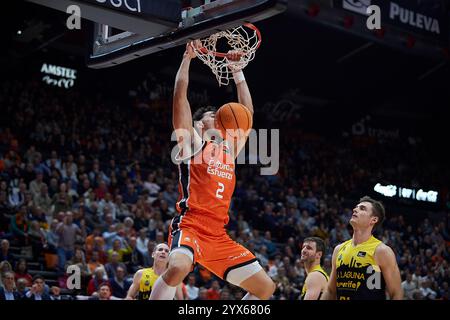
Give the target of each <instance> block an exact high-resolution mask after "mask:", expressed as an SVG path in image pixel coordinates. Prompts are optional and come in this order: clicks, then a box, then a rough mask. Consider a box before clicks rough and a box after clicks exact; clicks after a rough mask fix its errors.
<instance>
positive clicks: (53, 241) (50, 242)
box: [46, 219, 59, 254]
mask: <svg viewBox="0 0 450 320" xmlns="http://www.w3.org/2000/svg"><path fill="white" fill-rule="evenodd" d="M58 223H59V222H58V220H57V219H53V221H52V222H51V224H50V229H49V230H48V231H47V232H46V244H47V248H46V249H47V251H48V252H50V253H54V254H56V253H57V250H56V249H57V247H58V244H59V234H58V232H57V227H58Z"/></svg>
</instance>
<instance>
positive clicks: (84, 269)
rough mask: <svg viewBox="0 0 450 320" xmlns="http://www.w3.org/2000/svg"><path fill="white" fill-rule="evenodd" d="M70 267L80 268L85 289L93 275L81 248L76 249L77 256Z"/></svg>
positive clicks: (70, 263)
mask: <svg viewBox="0 0 450 320" xmlns="http://www.w3.org/2000/svg"><path fill="white" fill-rule="evenodd" d="M69 265H76V266H77V267H78V268H80V272H81V283H82V284H83V287H84V286H85V284H86V283H87V282H88V278H89V277H90V276H91V275H92V273H91V270H90V269H89V266H88V264H87V263H86V257H85V255H84V252H83V250H82V249H81V248H76V249H75V254H74V256H73V258H72V260H71V261H70V262H69Z"/></svg>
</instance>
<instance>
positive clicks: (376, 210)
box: [359, 196, 386, 230]
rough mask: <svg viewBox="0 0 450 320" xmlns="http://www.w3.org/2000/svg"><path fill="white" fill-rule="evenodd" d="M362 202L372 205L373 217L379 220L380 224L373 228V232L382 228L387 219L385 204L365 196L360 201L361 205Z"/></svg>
mask: <svg viewBox="0 0 450 320" xmlns="http://www.w3.org/2000/svg"><path fill="white" fill-rule="evenodd" d="M361 202H369V203H371V204H372V215H373V216H375V217H377V218H378V222H377V223H376V224H375V226H374V227H373V230H375V229H376V228H378V226H380V225H381V224H382V223H383V221H384V218H385V216H386V215H385V209H384V205H383V203H381V201H377V200H375V199H372V198H371V197H369V196H364V197H362V198H361V199H359V203H361Z"/></svg>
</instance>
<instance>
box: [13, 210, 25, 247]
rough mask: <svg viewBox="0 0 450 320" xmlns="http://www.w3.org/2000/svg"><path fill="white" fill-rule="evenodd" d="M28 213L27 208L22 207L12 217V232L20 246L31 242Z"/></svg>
mask: <svg viewBox="0 0 450 320" xmlns="http://www.w3.org/2000/svg"><path fill="white" fill-rule="evenodd" d="M26 214H27V212H26V208H25V207H20V208H19V209H18V211H17V213H16V214H15V215H13V216H12V217H11V224H10V228H11V233H12V236H13V239H14V241H16V242H17V245H18V246H26V245H28V244H29V241H28V223H27V220H26Z"/></svg>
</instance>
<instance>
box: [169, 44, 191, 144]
mask: <svg viewBox="0 0 450 320" xmlns="http://www.w3.org/2000/svg"><path fill="white" fill-rule="evenodd" d="M192 45H193V44H192V43H188V44H187V45H186V51H185V53H184V55H183V60H182V61H181V65H180V68H179V69H178V72H177V75H176V78H175V87H174V92H173V110H172V111H173V115H172V124H173V128H174V130H175V133H176V135H177V141H178V143H181V142H182V141H183V143H182V144H181V147H182V148H183V146H185V143H188V144H190V143H189V142H190V141H191V137H192V136H193V131H194V129H193V127H192V112H191V107H190V105H189V101H188V98H187V89H188V85H189V67H190V64H191V60H192V59H193V58H195V52H194V49H193V47H192ZM186 135H188V136H186Z"/></svg>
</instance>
